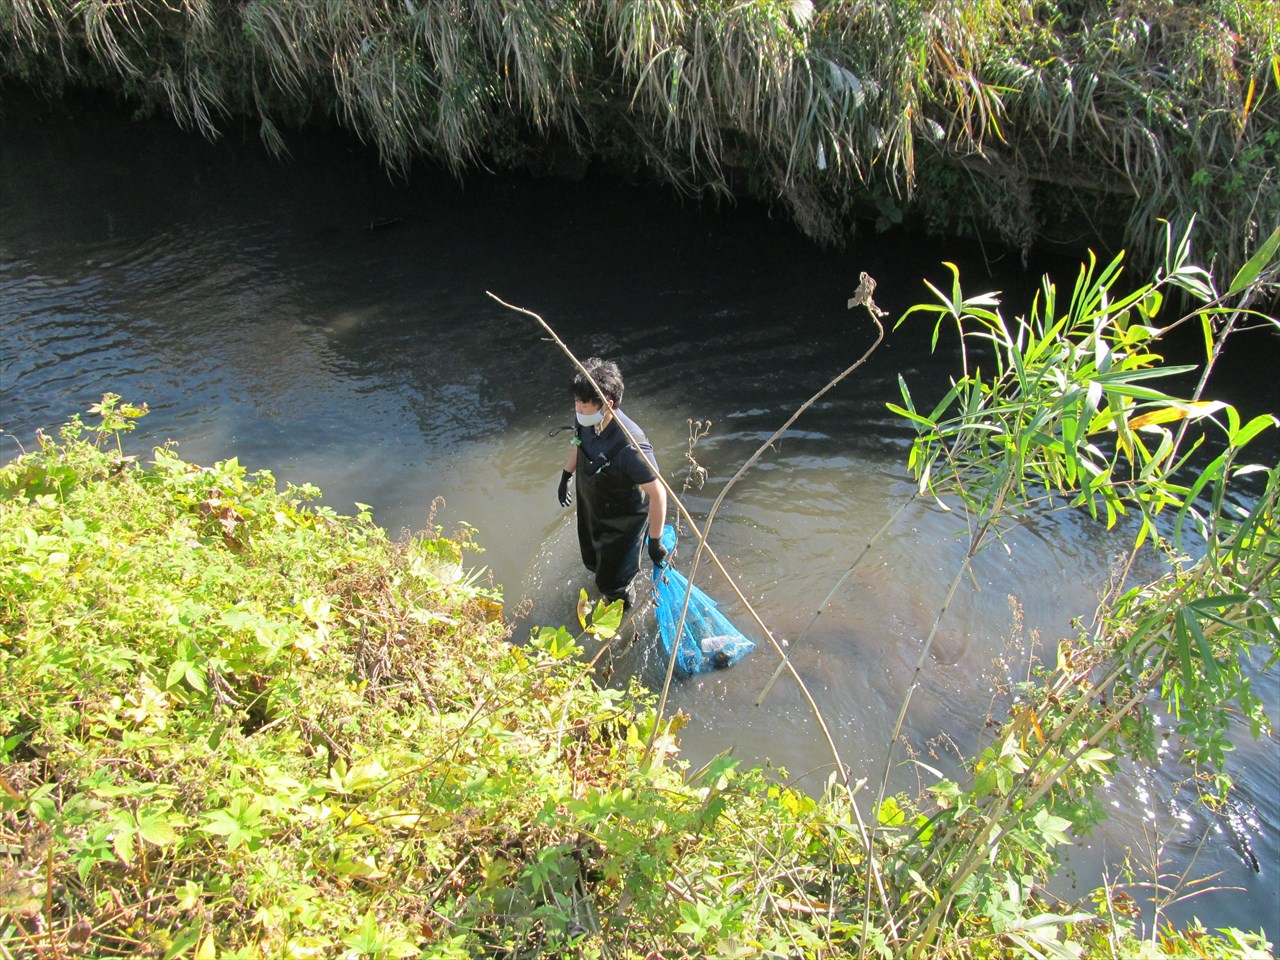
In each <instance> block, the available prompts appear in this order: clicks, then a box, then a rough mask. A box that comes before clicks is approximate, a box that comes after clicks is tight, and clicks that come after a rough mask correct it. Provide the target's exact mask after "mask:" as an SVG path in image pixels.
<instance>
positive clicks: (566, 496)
mask: <svg viewBox="0 0 1280 960" xmlns="http://www.w3.org/2000/svg"><path fill="white" fill-rule="evenodd" d="M571 479H573V474H572V473H570V472H569V471H568V470H561V471H560V488H559V489H558V490H557V491H556V496H557V497H558V498H559V500H560V506H562V507H567V506H568V505H569V504H571V503H573V491H572V490H570V489H569V481H570V480H571Z"/></svg>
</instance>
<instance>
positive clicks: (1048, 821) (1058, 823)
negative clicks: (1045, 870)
mask: <svg viewBox="0 0 1280 960" xmlns="http://www.w3.org/2000/svg"><path fill="white" fill-rule="evenodd" d="M1035 824H1036V829H1038V830H1039V831H1040V835H1041V836H1042V837H1044V839H1045V840H1046V841H1047V842H1048V843H1049V845H1050V846H1058V845H1060V844H1064V843H1070V842H1071V838H1070V837H1068V836H1067V834H1066V831H1067V830H1069V829H1070V828H1071V821H1070V820H1064V819H1063V818H1062V817H1056V816H1054V815H1053V814H1052V813H1050V812H1049V811H1048V810H1040V811H1037V813H1036V816H1035Z"/></svg>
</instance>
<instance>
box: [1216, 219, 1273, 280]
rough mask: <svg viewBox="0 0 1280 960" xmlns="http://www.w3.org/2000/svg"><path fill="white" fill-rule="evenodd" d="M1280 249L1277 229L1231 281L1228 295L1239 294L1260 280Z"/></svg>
mask: <svg viewBox="0 0 1280 960" xmlns="http://www.w3.org/2000/svg"><path fill="white" fill-rule="evenodd" d="M1277 249H1280V227H1276V228H1275V230H1273V231H1272V232H1271V236H1269V237H1267V239H1266V240H1265V241H1264V242H1263V244H1262V246H1260V247H1259V248H1258V249H1257V250H1256V251H1255V252H1254V254H1253V256H1252V257H1250V258H1249V260H1248V261H1247V262H1246V263H1245V265H1244V266H1243V267H1241V268H1240V270H1239V272H1238V273H1237V274H1236V275H1235V278H1234V279H1233V280H1232V281H1231V286H1230V287H1228V288H1227V295H1228V296H1230V295H1231V294H1233V293H1239V292H1240V291H1241V290H1243V289H1244V288H1245V287H1247V286H1249V284H1251V283H1253V282H1254V281H1255V280H1257V279H1258V276H1259V274H1261V273H1262V271H1263V270H1265V269H1266V268H1267V266H1268V265H1269V264H1270V263H1271V261H1272V259H1274V257H1275V255H1276V250H1277Z"/></svg>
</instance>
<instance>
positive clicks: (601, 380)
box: [570, 357, 622, 406]
mask: <svg viewBox="0 0 1280 960" xmlns="http://www.w3.org/2000/svg"><path fill="white" fill-rule="evenodd" d="M582 365H583V366H584V367H585V368H586V370H587V372H588V373H590V374H591V376H592V378H593V379H594V380H595V382H596V383H597V384H598V385H599V386H600V392H601V393H603V394H604V396H605V399H606V400H610V401H612V402H613V404H614V405H615V406H616V405H617V404H619V403H621V402H622V371H621V370H619V369H618V365H617V364H616V363H614V362H613V361H612V360H601V359H600V358H599V357H592V358H591V359H589V360H586V361H584V362H583V364H582ZM570 389H571V390H572V391H573V396H574V399H576V400H581V401H583V402H584V403H599V402H600V396H599V394H597V393H596V391H595V387H593V386H591V381H590V380H588V379H587V378H586V377H584V376H583V375H582V371H581V370H579V371H578V372H577V373H575V374H574V375H573V385H572V387H571V388H570Z"/></svg>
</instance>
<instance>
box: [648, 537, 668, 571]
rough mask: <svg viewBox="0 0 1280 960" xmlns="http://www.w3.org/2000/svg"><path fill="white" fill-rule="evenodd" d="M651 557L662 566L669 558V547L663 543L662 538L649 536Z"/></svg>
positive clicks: (655, 563)
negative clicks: (656, 538) (657, 538)
mask: <svg viewBox="0 0 1280 960" xmlns="http://www.w3.org/2000/svg"><path fill="white" fill-rule="evenodd" d="M649 559H650V560H652V561H653V562H654V565H655V566H659V567H660V566H662V564H663V563H664V562H665V561H666V559H667V548H666V547H664V546H663V545H662V541H661V540H655V539H653V537H650V538H649Z"/></svg>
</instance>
